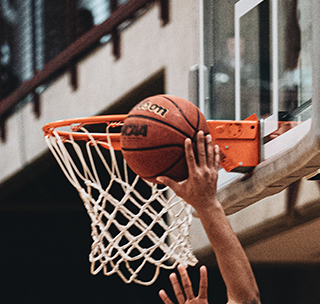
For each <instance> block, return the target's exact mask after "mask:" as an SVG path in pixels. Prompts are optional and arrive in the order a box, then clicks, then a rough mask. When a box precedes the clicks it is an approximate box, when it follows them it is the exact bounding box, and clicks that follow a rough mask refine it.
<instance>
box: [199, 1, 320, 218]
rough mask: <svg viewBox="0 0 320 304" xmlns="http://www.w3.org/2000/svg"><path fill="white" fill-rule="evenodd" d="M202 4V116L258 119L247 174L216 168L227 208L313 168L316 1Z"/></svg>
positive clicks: (319, 37) (317, 154) (316, 158)
mask: <svg viewBox="0 0 320 304" xmlns="http://www.w3.org/2000/svg"><path fill="white" fill-rule="evenodd" d="M203 6H204V10H203V19H202V20H203V24H202V26H200V30H201V29H202V28H203V33H201V35H203V51H202V52H200V53H202V54H203V58H201V60H200V63H203V65H204V66H203V67H202V68H201V69H199V73H200V74H201V73H202V77H200V76H199V79H200V81H201V79H203V82H204V85H202V86H200V85H199V90H203V92H202V93H201V94H200V92H199V94H198V96H200V98H203V100H199V101H198V102H199V105H201V104H203V105H204V106H203V110H204V112H205V115H206V117H207V119H213V120H229V119H235V120H243V119H245V118H246V117H248V116H250V115H252V114H254V113H256V114H257V116H258V119H259V121H260V133H261V151H260V154H261V162H260V163H259V165H258V166H257V167H256V168H255V169H254V171H253V174H252V175H250V176H246V175H243V174H237V173H226V172H224V170H221V171H220V176H219V184H218V196H219V199H220V200H221V202H222V204H223V206H224V208H225V210H226V213H228V214H231V213H234V212H236V211H238V210H241V209H243V208H245V207H246V206H248V205H250V204H252V203H254V202H256V201H258V200H260V199H262V198H264V197H266V196H269V195H272V194H275V193H278V192H280V191H281V190H283V189H284V188H286V187H287V186H288V185H290V184H291V183H292V182H294V181H296V180H299V179H301V178H302V177H304V176H306V175H308V174H311V173H313V172H315V171H316V170H317V169H318V168H320V151H319V148H318V146H319V143H320V138H319V136H320V128H319V127H320V125H319V122H320V110H319V102H320V99H319V98H320V96H319V94H320V92H319V89H320V88H319V81H320V73H319V71H320V70H319V62H320V53H319V41H320V32H319V28H320V20H319V18H318V17H317V16H319V13H320V3H319V1H315V0H307V1H299V0H285V1H279V0H240V1H228V3H226V2H225V1H222V0H221V1H213V0H203ZM222 16H223V18H224V19H223V20H222V19H221V18H222ZM226 16H229V17H228V18H226ZM222 24H223V26H221V25H222Z"/></svg>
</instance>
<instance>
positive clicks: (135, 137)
mask: <svg viewBox="0 0 320 304" xmlns="http://www.w3.org/2000/svg"><path fill="white" fill-rule="evenodd" d="M199 130H203V131H204V133H205V134H208V133H209V127H208V125H207V121H206V119H205V117H204V115H203V114H202V113H201V112H200V110H199V109H198V107H196V106H195V105H194V104H193V103H191V102H190V101H188V100H185V99H183V98H180V97H176V96H171V95H156V96H152V97H149V98H146V99H144V100H143V101H141V102H140V103H139V104H137V105H136V106H135V107H134V108H133V109H132V110H131V111H130V112H129V114H128V116H127V118H126V119H125V121H124V124H123V126H122V129H121V139H120V145H121V150H122V154H123V157H124V158H125V160H126V162H127V164H128V166H129V167H130V168H131V170H132V171H133V172H134V173H136V174H138V175H139V176H140V177H142V178H144V179H146V180H148V181H151V182H153V183H158V182H157V181H156V178H157V176H168V177H170V178H172V179H173V180H175V181H177V182H179V181H183V180H185V179H186V178H188V168H187V163H186V159H185V151H184V141H185V139H186V138H191V140H192V142H193V143H194V151H195V144H196V134H197V133H198V131H199ZM195 152H196V151H195Z"/></svg>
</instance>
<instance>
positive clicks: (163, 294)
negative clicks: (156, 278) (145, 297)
mask: <svg viewBox="0 0 320 304" xmlns="http://www.w3.org/2000/svg"><path fill="white" fill-rule="evenodd" d="M159 297H160V298H161V300H162V302H163V303H164V304H173V302H172V301H171V300H170V298H169V297H168V295H167V293H166V292H165V291H164V290H163V289H162V290H160V291H159Z"/></svg>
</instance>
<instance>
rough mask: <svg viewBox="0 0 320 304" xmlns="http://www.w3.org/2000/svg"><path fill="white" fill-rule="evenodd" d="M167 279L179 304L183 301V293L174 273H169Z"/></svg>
mask: <svg viewBox="0 0 320 304" xmlns="http://www.w3.org/2000/svg"><path fill="white" fill-rule="evenodd" d="M169 279H170V282H171V285H172V288H173V291H174V294H175V295H176V298H177V300H178V303H179V304H183V303H185V298H184V294H183V291H182V289H181V287H180V284H179V281H178V278H177V275H176V274H175V273H172V274H170V276H169Z"/></svg>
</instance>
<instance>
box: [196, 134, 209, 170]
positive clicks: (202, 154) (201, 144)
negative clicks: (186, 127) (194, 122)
mask: <svg viewBox="0 0 320 304" xmlns="http://www.w3.org/2000/svg"><path fill="white" fill-rule="evenodd" d="M197 150H198V163H199V166H200V167H202V166H204V165H206V164H207V151H206V146H205V137H204V134H203V131H199V132H198V134H197Z"/></svg>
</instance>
